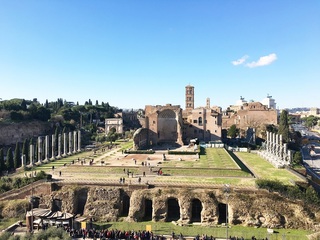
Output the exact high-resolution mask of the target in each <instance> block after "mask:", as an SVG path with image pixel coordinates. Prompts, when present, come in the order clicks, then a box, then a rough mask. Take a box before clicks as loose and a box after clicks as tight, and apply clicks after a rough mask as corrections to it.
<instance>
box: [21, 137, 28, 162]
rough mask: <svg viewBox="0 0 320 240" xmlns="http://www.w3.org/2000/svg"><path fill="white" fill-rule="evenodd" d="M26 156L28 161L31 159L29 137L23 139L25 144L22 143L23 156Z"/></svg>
mask: <svg viewBox="0 0 320 240" xmlns="http://www.w3.org/2000/svg"><path fill="white" fill-rule="evenodd" d="M23 155H24V156H25V157H26V162H28V161H29V144H28V141H27V139H25V140H24V141H23V145H22V156H23Z"/></svg>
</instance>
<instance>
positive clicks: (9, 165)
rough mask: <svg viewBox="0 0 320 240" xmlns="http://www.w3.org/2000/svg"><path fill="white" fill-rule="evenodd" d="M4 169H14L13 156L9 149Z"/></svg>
mask: <svg viewBox="0 0 320 240" xmlns="http://www.w3.org/2000/svg"><path fill="white" fill-rule="evenodd" d="M6 167H7V170H8V171H11V170H12V169H14V163H13V155H12V149H11V147H10V148H9V149H8V151H7V159H6Z"/></svg>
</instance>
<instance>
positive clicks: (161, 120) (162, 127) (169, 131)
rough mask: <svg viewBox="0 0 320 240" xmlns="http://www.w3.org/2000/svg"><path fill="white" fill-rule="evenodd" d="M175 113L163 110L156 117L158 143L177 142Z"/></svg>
mask: <svg viewBox="0 0 320 240" xmlns="http://www.w3.org/2000/svg"><path fill="white" fill-rule="evenodd" d="M177 129H178V122H177V119H176V113H175V112H174V111H173V110H171V109H165V110H163V111H161V112H160V113H159V115H158V141H159V142H171V143H175V142H177V140H178V133H177Z"/></svg>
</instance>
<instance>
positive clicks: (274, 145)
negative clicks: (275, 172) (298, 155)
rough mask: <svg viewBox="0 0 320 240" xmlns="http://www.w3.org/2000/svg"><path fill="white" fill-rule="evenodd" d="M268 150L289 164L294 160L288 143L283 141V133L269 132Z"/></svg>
mask: <svg viewBox="0 0 320 240" xmlns="http://www.w3.org/2000/svg"><path fill="white" fill-rule="evenodd" d="M266 150H267V152H268V153H269V154H271V155H273V156H274V157H276V158H277V159H278V160H280V161H283V162H286V163H287V164H290V162H291V160H292V153H291V151H290V150H289V149H288V144H287V143H283V142H282V135H281V134H277V133H272V132H267V141H266Z"/></svg>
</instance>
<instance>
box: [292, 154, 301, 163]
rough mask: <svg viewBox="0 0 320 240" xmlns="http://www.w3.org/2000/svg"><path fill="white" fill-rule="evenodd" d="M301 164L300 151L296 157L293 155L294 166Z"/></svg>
mask: <svg viewBox="0 0 320 240" xmlns="http://www.w3.org/2000/svg"><path fill="white" fill-rule="evenodd" d="M301 162H302V155H301V152H300V151H298V152H295V153H294V155H293V164H294V165H300V164H301Z"/></svg>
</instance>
